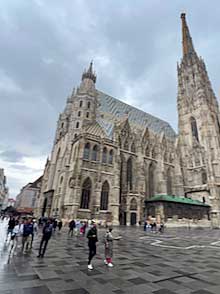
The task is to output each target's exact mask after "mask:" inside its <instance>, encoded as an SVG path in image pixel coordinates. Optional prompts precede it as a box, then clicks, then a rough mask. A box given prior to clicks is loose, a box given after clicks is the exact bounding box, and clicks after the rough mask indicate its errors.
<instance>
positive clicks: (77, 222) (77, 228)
mask: <svg viewBox="0 0 220 294" xmlns="http://www.w3.org/2000/svg"><path fill="white" fill-rule="evenodd" d="M80 227H81V222H80V220H78V219H77V220H76V226H75V235H76V236H78V234H79V233H80Z"/></svg>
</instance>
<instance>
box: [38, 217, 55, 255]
mask: <svg viewBox="0 0 220 294" xmlns="http://www.w3.org/2000/svg"><path fill="white" fill-rule="evenodd" d="M52 232H53V223H52V221H51V220H50V219H48V221H47V223H46V224H45V226H44V228H43V232H42V233H43V236H42V239H41V242H40V248H39V253H38V256H37V257H44V254H45V252H46V249H47V244H48V242H49V240H50V238H51V236H52Z"/></svg>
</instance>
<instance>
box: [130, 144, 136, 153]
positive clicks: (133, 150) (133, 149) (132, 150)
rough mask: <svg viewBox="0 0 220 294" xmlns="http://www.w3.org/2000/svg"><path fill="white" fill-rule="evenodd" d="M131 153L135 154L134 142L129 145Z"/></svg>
mask: <svg viewBox="0 0 220 294" xmlns="http://www.w3.org/2000/svg"><path fill="white" fill-rule="evenodd" d="M131 152H133V153H135V144H134V142H133V143H132V145H131Z"/></svg>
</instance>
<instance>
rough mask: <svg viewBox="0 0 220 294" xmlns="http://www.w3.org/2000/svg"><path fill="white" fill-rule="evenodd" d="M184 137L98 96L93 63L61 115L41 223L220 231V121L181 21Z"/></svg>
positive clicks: (38, 209)
mask: <svg viewBox="0 0 220 294" xmlns="http://www.w3.org/2000/svg"><path fill="white" fill-rule="evenodd" d="M181 22H182V50H183V53H182V54H183V56H182V59H181V62H180V64H178V66H177V74H178V95H177V106H178V134H176V133H175V131H174V130H173V129H172V127H171V126H170V125H169V123H167V122H165V121H163V120H161V119H159V118H156V117H154V116H152V115H150V114H148V113H146V112H144V111H142V110H139V109H137V108H135V107H133V106H130V105H127V104H126V103H124V102H122V101H120V100H118V99H116V98H113V97H111V96H109V95H108V94H106V93H103V92H102V91H100V90H98V89H96V79H97V77H96V74H95V73H94V70H93V64H92V63H91V64H90V66H89V68H88V69H87V70H85V71H84V72H83V74H82V80H81V83H80V86H79V87H77V88H76V89H74V90H73V92H72V94H71V95H70V96H69V97H68V98H67V101H66V106H65V109H64V111H63V112H62V113H61V114H60V116H59V119H58V122H57V129H56V134H55V140H54V144H53V149H52V152H51V156H50V158H49V159H48V160H47V163H46V165H45V170H44V174H43V179H42V187H41V193H40V196H39V198H38V201H37V207H36V215H38V216H52V217H60V218H65V219H72V218H74V219H81V220H88V219H91V218H94V219H96V220H99V221H102V222H110V223H112V224H113V225H119V224H121V225H138V224H140V223H143V221H144V220H145V219H149V218H151V219H154V220H156V221H157V222H161V221H162V222H166V223H169V222H170V223H175V222H178V223H181V222H182V223H184V222H187V221H191V222H195V223H201V224H208V225H209V224H210V225H211V224H212V226H214V227H219V225H220V199H219V198H220V115H219V106H218V102H217V99H216V96H215V94H214V92H213V90H212V86H211V83H210V80H209V77H208V73H207V70H206V66H205V63H204V61H203V59H202V58H201V57H199V56H198V55H197V53H196V51H195V49H194V46H193V42H192V38H191V36H190V32H189V28H188V25H187V23H186V17H185V14H184V13H182V14H181Z"/></svg>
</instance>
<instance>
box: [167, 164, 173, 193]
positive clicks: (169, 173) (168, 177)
mask: <svg viewBox="0 0 220 294" xmlns="http://www.w3.org/2000/svg"><path fill="white" fill-rule="evenodd" d="M167 195H172V177H171V169H170V168H168V170H167Z"/></svg>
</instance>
